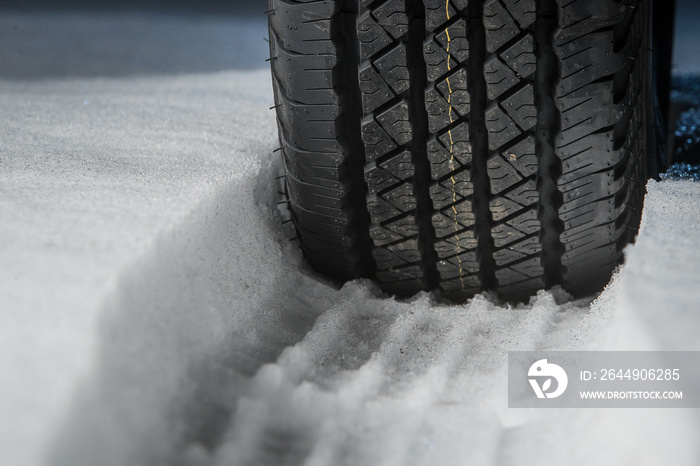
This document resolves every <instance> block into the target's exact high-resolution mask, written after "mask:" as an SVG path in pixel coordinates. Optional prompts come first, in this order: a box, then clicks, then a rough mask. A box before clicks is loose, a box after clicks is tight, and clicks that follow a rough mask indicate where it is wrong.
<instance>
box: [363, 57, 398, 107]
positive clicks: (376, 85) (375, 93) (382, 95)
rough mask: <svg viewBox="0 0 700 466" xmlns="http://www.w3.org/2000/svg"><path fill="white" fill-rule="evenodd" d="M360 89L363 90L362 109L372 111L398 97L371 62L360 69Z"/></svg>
mask: <svg viewBox="0 0 700 466" xmlns="http://www.w3.org/2000/svg"><path fill="white" fill-rule="evenodd" d="M359 74H360V91H361V92H362V110H363V111H364V112H365V113H371V112H373V111H374V110H375V109H377V108H378V107H380V106H382V105H383V104H385V103H387V102H389V101H390V100H391V99H393V98H395V97H396V94H395V93H394V92H392V90H391V89H390V88H389V85H388V84H387V83H386V81H385V80H384V79H382V77H381V76H380V75H379V73H377V71H376V70H375V69H374V68H373V67H372V65H370V64H369V63H365V64H364V66H363V67H362V68H361V69H360V71H359Z"/></svg>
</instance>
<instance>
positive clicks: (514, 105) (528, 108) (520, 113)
mask: <svg viewBox="0 0 700 466" xmlns="http://www.w3.org/2000/svg"><path fill="white" fill-rule="evenodd" d="M503 108H504V109H505V111H506V112H507V113H508V116H510V117H511V119H512V120H513V121H514V122H515V124H517V125H518V126H519V127H520V129H521V130H523V131H528V130H530V129H532V128H534V127H535V125H537V109H536V108H535V93H534V91H533V89H532V84H529V83H528V84H527V85H525V86H524V87H523V88H522V89H520V90H518V91H517V92H515V93H514V94H513V95H511V96H510V97H508V98H507V99H505V100H504V101H503Z"/></svg>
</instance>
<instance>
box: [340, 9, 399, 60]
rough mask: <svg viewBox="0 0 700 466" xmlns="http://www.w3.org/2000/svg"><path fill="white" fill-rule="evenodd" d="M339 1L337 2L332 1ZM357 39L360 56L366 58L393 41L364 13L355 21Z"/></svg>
mask: <svg viewBox="0 0 700 466" xmlns="http://www.w3.org/2000/svg"><path fill="white" fill-rule="evenodd" d="M333 3H339V2H333ZM357 39H358V40H359V41H360V57H361V58H363V59H368V58H369V57H371V56H372V55H374V54H376V53H377V52H379V51H380V50H382V49H383V48H385V47H388V46H389V45H391V44H392V43H393V39H392V38H391V37H390V36H389V34H388V33H387V32H386V31H385V30H384V28H382V27H381V26H380V25H379V23H377V21H376V20H375V19H374V18H373V17H372V16H370V14H369V12H367V13H364V14H363V15H362V16H360V18H359V19H358V22H357Z"/></svg>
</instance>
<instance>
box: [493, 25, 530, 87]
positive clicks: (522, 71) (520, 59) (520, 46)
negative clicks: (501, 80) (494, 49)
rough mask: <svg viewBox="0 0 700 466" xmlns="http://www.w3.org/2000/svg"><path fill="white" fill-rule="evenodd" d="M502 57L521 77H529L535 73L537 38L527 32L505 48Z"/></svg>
mask: <svg viewBox="0 0 700 466" xmlns="http://www.w3.org/2000/svg"><path fill="white" fill-rule="evenodd" d="M500 57H501V59H503V61H505V62H506V64H507V65H508V66H509V67H510V68H511V69H512V70H513V71H515V72H516V73H517V75H518V76H519V77H521V78H527V77H529V76H531V75H532V74H534V73H535V71H536V69H537V59H536V57H535V39H533V38H532V35H531V34H527V35H526V36H525V37H523V38H522V39H520V40H518V41H517V42H515V43H514V44H513V45H511V46H510V47H508V48H507V49H505V50H504V51H503V52H502V53H501V54H500Z"/></svg>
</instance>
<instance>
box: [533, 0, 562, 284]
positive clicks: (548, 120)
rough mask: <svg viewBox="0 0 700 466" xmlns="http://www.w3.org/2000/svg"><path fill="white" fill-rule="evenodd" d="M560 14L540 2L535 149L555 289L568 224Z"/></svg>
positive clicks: (545, 261) (549, 276) (545, 247)
mask: <svg viewBox="0 0 700 466" xmlns="http://www.w3.org/2000/svg"><path fill="white" fill-rule="evenodd" d="M558 17H559V11H558V9H557V4H556V2H555V0H537V2H536V18H537V19H536V20H535V50H536V54H537V70H536V71H535V106H536V108H537V131H536V137H535V147H536V152H537V154H538V160H539V167H538V173H537V178H538V180H537V189H538V192H539V197H540V203H539V204H540V205H539V209H538V217H539V220H540V225H541V231H540V243H541V244H542V256H541V264H542V268H543V269H544V280H545V286H546V287H548V288H551V287H553V286H555V285H560V284H562V283H563V270H562V264H561V255H562V254H563V253H564V246H563V245H562V243H561V240H560V235H561V233H562V232H563V231H564V225H563V223H562V221H561V220H560V218H559V207H560V206H561V204H562V195H561V193H560V192H559V190H558V188H557V180H558V178H559V176H560V174H561V171H562V168H561V161H560V160H559V158H558V157H557V154H556V153H555V149H554V148H555V141H556V137H557V134H558V133H559V131H560V115H559V109H558V108H557V105H556V102H555V94H554V92H555V91H554V89H555V86H554V83H556V82H558V81H559V79H560V74H559V58H558V57H557V54H556V52H555V50H554V46H553V42H554V33H555V31H556V29H557V24H558Z"/></svg>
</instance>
